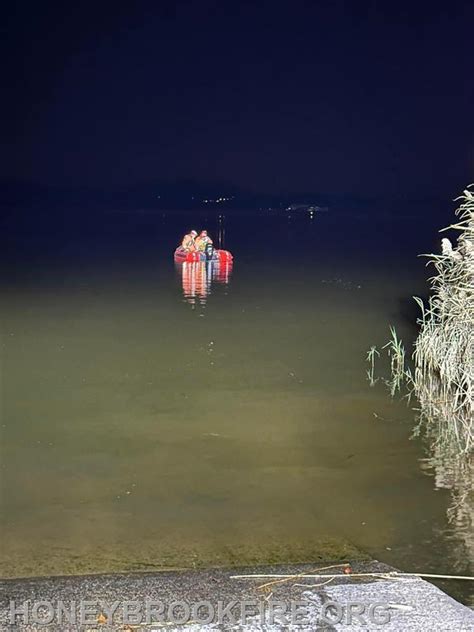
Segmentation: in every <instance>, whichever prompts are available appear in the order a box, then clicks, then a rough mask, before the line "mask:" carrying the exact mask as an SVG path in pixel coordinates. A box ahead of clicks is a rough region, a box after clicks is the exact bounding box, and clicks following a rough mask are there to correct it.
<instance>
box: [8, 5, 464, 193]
mask: <svg viewBox="0 0 474 632" xmlns="http://www.w3.org/2000/svg"><path fill="white" fill-rule="evenodd" d="M1 29H2V33H1V37H2V44H1V45H2V47H3V51H2V58H3V61H4V64H5V65H6V68H5V70H4V72H3V84H4V86H3V87H4V90H3V91H2V92H3V97H2V104H1V108H2V113H1V114H2V123H3V127H4V129H3V132H2V136H3V141H4V142H3V147H4V149H3V152H2V174H1V178H2V180H3V181H6V180H15V181H24V182H30V181H32V182H35V183H39V184H44V185H55V186H57V185H62V186H86V187H103V188H108V187H110V188H116V187H120V186H133V185H135V184H137V183H140V182H146V181H150V180H156V181H174V180H180V179H192V180H196V181H197V182H207V183H209V182H211V183H228V184H230V185H234V186H237V187H242V188H245V189H250V190H254V191H275V192H284V191H289V190H291V191H308V190H309V191H340V192H347V193H353V194H373V193H375V194H377V195H382V194H385V193H389V194H393V193H401V194H408V195H412V194H426V195H448V196H450V197H453V196H454V195H455V194H456V193H458V192H459V191H460V190H461V189H462V187H463V186H465V185H466V184H468V183H469V182H472V181H474V45H473V43H474V3H472V2H464V3H460V2H459V3H456V2H454V3H447V2H443V3H436V2H413V3H408V2H403V3H394V2H376V1H375V0H373V1H371V2H370V1H364V0H360V1H353V2H350V1H346V2H344V1H326V2H277V1H276V2H245V1H242V2H236V3H231V2H211V1H202V2H175V3H172V2H169V3H163V2H159V0H158V1H156V2H140V1H137V2H132V1H130V2H126V3H120V2H115V3H107V2H95V3H87V2H84V3H82V2H81V3H66V2H62V3H55V2H48V1H47V0H45V1H44V2H35V3H29V2H15V3H12V4H10V6H9V7H8V9H7V10H6V12H5V13H4V15H3V18H2V26H1Z"/></svg>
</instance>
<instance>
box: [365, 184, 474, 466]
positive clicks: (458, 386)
mask: <svg viewBox="0 0 474 632" xmlns="http://www.w3.org/2000/svg"><path fill="white" fill-rule="evenodd" d="M458 200H460V205H459V207H458V209H457V210H456V221H455V223H454V224H452V225H451V226H448V227H447V228H445V229H443V231H445V230H449V229H452V230H455V231H457V233H458V236H457V240H456V244H455V245H454V246H453V245H452V243H451V241H450V240H449V239H447V238H443V239H442V242H441V243H442V253H441V254H438V255H436V254H430V255H423V256H426V257H428V265H431V266H433V267H434V269H435V273H434V275H433V276H432V277H431V279H430V288H431V293H430V297H429V299H428V302H427V304H424V303H423V301H422V300H421V299H419V298H416V297H415V300H416V301H417V303H418V305H419V306H420V309H421V316H420V318H419V320H418V324H419V327H420V331H419V334H418V337H417V339H416V342H415V347H414V352H413V355H412V361H413V362H412V367H411V368H410V367H408V366H407V358H406V353H405V349H404V346H403V344H402V342H401V341H400V340H399V339H398V338H397V334H396V331H395V330H394V329H393V328H391V334H392V337H391V340H390V341H389V343H387V345H385V348H386V349H387V351H388V355H389V357H390V363H391V379H390V380H387V383H388V385H389V388H390V391H391V393H392V395H394V394H395V393H396V392H397V391H399V390H400V388H401V386H402V384H404V385H406V386H407V387H408V391H409V395H412V394H414V395H415V396H416V398H417V399H418V402H419V409H418V410H419V423H418V426H417V429H416V430H417V431H418V432H421V431H426V434H427V435H428V436H429V437H430V438H431V440H432V441H433V442H434V443H435V444H437V446H438V448H440V447H441V448H442V449H444V450H446V452H447V453H450V454H453V455H456V454H470V453H472V452H473V451H474V188H473V186H472V185H471V186H470V187H468V188H467V189H466V190H465V191H464V193H463V195H462V196H461V197H460V198H458ZM443 231H441V232H443ZM374 349H375V348H372V349H371V351H370V352H369V354H368V360H369V361H370V363H371V369H370V373H371V375H372V379H371V382H373V381H374V378H373V375H374V371H373V364H374V358H375V353H376V352H375V350H374Z"/></svg>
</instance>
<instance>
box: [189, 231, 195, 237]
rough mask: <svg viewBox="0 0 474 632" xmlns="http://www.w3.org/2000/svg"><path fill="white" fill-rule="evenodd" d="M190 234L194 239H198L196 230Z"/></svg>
mask: <svg viewBox="0 0 474 632" xmlns="http://www.w3.org/2000/svg"><path fill="white" fill-rule="evenodd" d="M189 234H190V235H192V236H193V237H196V235H197V232H196V231H195V230H192V231H191V232H190V233H189Z"/></svg>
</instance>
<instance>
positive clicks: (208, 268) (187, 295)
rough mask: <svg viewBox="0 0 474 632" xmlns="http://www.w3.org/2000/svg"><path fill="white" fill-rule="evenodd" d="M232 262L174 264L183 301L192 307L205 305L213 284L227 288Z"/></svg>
mask: <svg viewBox="0 0 474 632" xmlns="http://www.w3.org/2000/svg"><path fill="white" fill-rule="evenodd" d="M232 267H233V261H232V260H231V261H224V262H222V263H221V262H219V261H196V262H192V263H188V262H184V263H176V264H175V268H176V272H177V274H178V276H179V277H180V278H181V283H182V287H183V296H184V299H185V300H186V301H187V302H188V303H189V304H190V305H192V306H193V307H195V306H196V305H205V304H206V302H207V298H208V296H209V295H210V293H211V291H212V286H213V284H220V285H222V286H227V285H228V284H229V282H230V277H231V274H232Z"/></svg>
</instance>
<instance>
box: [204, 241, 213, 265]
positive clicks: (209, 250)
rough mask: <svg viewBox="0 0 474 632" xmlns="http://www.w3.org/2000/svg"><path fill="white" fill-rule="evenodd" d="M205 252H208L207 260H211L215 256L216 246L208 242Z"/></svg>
mask: <svg viewBox="0 0 474 632" xmlns="http://www.w3.org/2000/svg"><path fill="white" fill-rule="evenodd" d="M204 252H205V254H206V261H210V260H211V259H212V258H213V257H214V246H213V245H212V244H206V248H205V249H204Z"/></svg>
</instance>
